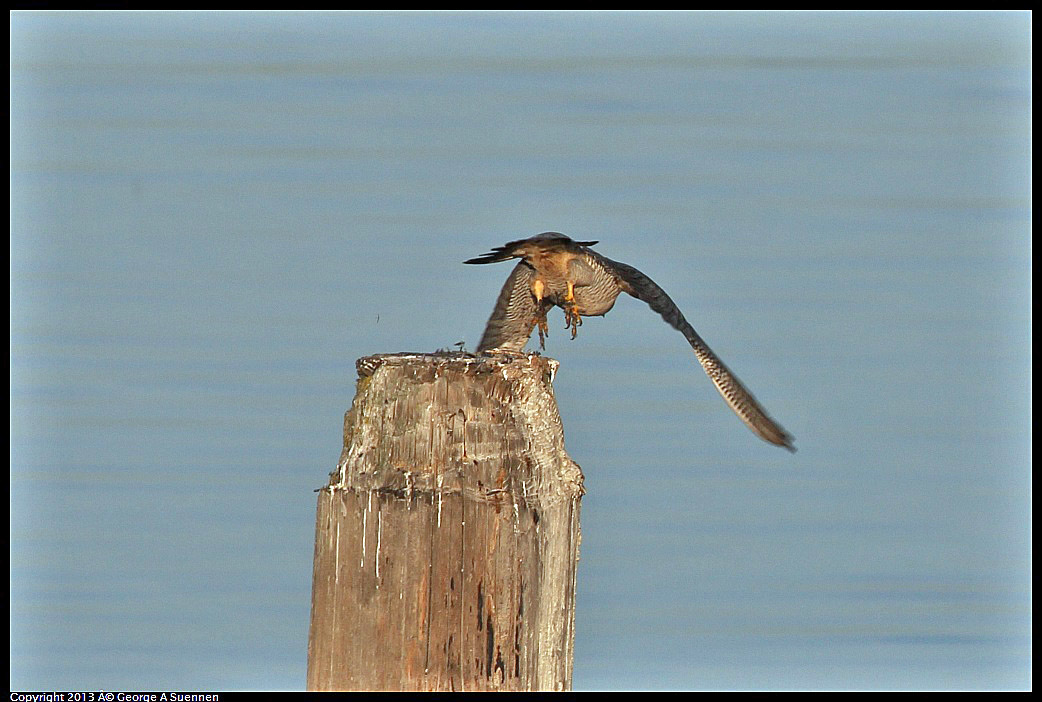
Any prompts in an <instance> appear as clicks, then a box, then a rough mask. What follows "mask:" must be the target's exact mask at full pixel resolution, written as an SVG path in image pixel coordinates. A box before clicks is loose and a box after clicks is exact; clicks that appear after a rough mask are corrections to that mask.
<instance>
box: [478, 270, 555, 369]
mask: <svg viewBox="0 0 1042 702" xmlns="http://www.w3.org/2000/svg"><path fill="white" fill-rule="evenodd" d="M534 277H535V270H534V269H533V268H532V266H530V265H529V264H528V263H527V262H525V261H521V262H519V263H518V264H517V265H516V266H514V270H513V271H511V273H510V276H509V277H508V278H507V282H506V283H504V284H503V289H502V290H500V291H499V298H498V299H497V300H496V306H495V307H494V308H493V309H492V316H491V317H489V318H488V324H486V325H485V333H484V334H483V335H482V336H481V342H480V343H479V344H478V351H479V352H481V351H491V350H492V349H501V350H504V351H521V350H522V349H524V348H525V344H526V343H528V337H529V336H531V335H532V327H534V326H535V322H536V319H538V318H539V317H540V316H545V315H546V312H547V310H549V308H550V307H551V303H549V302H548V301H544V302H543V303H542V305H543V306H542V309H540V306H539V305H538V304H537V303H536V301H535V297H533V296H532V279H533V278H534Z"/></svg>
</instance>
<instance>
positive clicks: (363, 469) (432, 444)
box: [307, 353, 582, 691]
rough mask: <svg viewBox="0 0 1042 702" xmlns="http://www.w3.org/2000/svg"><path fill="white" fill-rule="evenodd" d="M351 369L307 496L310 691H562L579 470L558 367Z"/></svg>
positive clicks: (505, 359)
mask: <svg viewBox="0 0 1042 702" xmlns="http://www.w3.org/2000/svg"><path fill="white" fill-rule="evenodd" d="M357 365H358V376H359V379H358V388H357V392H356V395H355V399H354V403H353V405H352V407H351V409H350V411H349V412H348V413H347V416H346V417H345V420H344V450H343V453H342V454H341V457H340V463H339V466H338V468H337V471H336V472H335V473H333V474H332V475H331V477H330V483H329V485H328V486H327V487H325V488H323V489H322V490H321V491H320V492H319V497H318V516H317V525H316V529H315V566H314V582H313V592H312V603H311V631H310V636H309V638H308V681H307V687H308V689H309V690H407V691H414V690H568V689H570V688H571V681H572V655H573V645H574V603H575V574H576V566H577V563H578V556H579V538H580V532H579V507H580V497H581V495H582V472H581V471H580V469H579V466H578V465H576V464H575V463H574V462H573V461H572V460H571V459H570V458H569V457H568V455H567V454H566V453H565V450H564V435H563V431H562V427H561V420H560V417H559V416H558V413H557V403H556V401H555V400H554V395H553V388H552V385H551V382H552V380H553V376H554V373H555V372H556V370H557V366H558V363H557V361H554V360H552V359H549V358H543V357H541V356H535V355H520V354H512V355H494V356H489V355H483V356H471V355H468V354H461V353H452V354H429V355H423V354H393V355H379V356H369V357H366V358H362V359H360V360H359V361H358V364H357Z"/></svg>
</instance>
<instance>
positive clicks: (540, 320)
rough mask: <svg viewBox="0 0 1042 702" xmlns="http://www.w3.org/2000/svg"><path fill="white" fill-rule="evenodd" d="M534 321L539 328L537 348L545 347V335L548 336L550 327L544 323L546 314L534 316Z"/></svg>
mask: <svg viewBox="0 0 1042 702" xmlns="http://www.w3.org/2000/svg"><path fill="white" fill-rule="evenodd" d="M535 323H536V327H538V328H539V348H541V349H545V348H546V343H545V341H546V337H548V336H550V327H549V325H547V323H546V315H545V314H544V315H543V316H541V317H536V319H535Z"/></svg>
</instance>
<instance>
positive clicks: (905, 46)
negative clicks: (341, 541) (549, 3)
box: [10, 12, 1031, 690]
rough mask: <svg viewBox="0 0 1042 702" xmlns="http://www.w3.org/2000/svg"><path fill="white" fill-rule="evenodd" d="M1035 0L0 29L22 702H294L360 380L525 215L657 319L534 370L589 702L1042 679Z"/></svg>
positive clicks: (638, 320)
mask: <svg viewBox="0 0 1042 702" xmlns="http://www.w3.org/2000/svg"><path fill="white" fill-rule="evenodd" d="M1030 49H1031V38H1030V15H1027V14H1024V13H1005V14H1000V13H957V14H952V13H916V14H907V13H877V14H871V13H870V14H866V13H822V14H816V13H737V14H731V13H568V14H557V13H551V14H543V13H522V14H511V13H492V14H487V13H465V14H455V13H435V14H427V13H409V14H381V13H341V14H335V13H334V14H326V13H300V14H298V13H229V14H212V13H139V14H124V13H93V14H75V13H74V14H69V13H25V12H18V13H15V14H14V15H12V17H11V535H10V536H11V687H12V689H38V690H48V689H56V690H63V689H107V690H114V689H166V688H176V689H189V688H193V689H244V688H245V689H264V688H275V689H300V688H302V687H303V685H304V674H305V666H306V640H307V626H308V613H309V606H310V587H311V558H312V547H313V537H314V510H315V494H314V493H313V492H312V491H313V490H314V489H315V488H317V487H319V486H320V485H322V484H324V482H325V480H326V474H327V473H328V472H329V471H330V470H331V469H332V468H333V467H334V465H335V462H336V460H337V457H338V455H339V452H340V445H341V422H342V416H343V413H344V411H345V410H346V409H347V408H348V407H349V405H350V403H351V399H352V397H353V395H354V381H355V370H354V361H355V359H356V358H358V357H360V356H363V355H367V354H373V353H383V352H397V351H433V350H435V349H438V348H451V347H452V346H453V344H454V343H455V342H457V341H461V340H465V341H466V342H467V344H468V347H469V348H473V347H474V345H476V343H477V340H478V338H479V337H480V334H481V330H482V328H483V325H484V323H485V320H486V318H487V316H488V314H489V312H490V311H491V308H492V304H493V301H494V300H495V297H496V294H497V293H498V291H499V287H500V286H501V285H502V282H503V280H504V279H505V277H506V275H507V273H508V272H509V266H508V265H506V264H504V265H500V266H486V267H470V266H463V265H461V261H463V260H464V259H466V258H470V257H472V256H475V255H477V254H480V253H482V252H484V251H486V250H488V249H489V248H491V247H492V246H495V245H499V244H502V243H504V242H505V241H508V240H511V239H515V238H521V237H525V236H530V235H532V234H535V233H538V232H540V231H544V230H557V231H562V232H565V233H567V234H570V235H572V236H575V237H577V238H583V239H599V240H601V242H602V243H601V244H600V245H599V246H598V250H600V251H601V252H602V253H604V254H605V255H607V256H609V257H611V258H614V259H616V260H620V261H624V262H627V263H630V264H631V265H635V266H637V267H639V268H640V269H641V270H643V271H644V272H645V273H647V274H648V275H650V276H651V277H652V278H653V279H655V280H656V281H657V282H658V283H659V284H660V285H662V287H663V288H664V289H665V290H666V291H667V292H669V293H670V295H671V296H672V297H673V299H674V300H675V301H676V302H677V304H678V305H679V306H680V308H681V309H682V310H683V311H684V313H685V314H686V316H687V318H688V319H689V320H690V321H691V323H692V324H693V325H694V327H695V328H696V329H697V330H698V331H699V332H700V333H701V334H702V335H703V336H704V337H705V338H706V340H707V341H708V342H709V343H710V345H711V346H713V348H714V349H715V350H716V351H717V352H718V353H719V354H720V355H721V357H722V358H723V359H724V360H725V362H727V363H728V364H729V365H730V366H731V367H732V369H733V370H735V371H736V372H737V373H738V374H739V375H740V377H741V378H742V379H743V380H744V381H745V382H746V384H747V385H749V387H750V388H751V389H752V390H753V392H754V393H756V395H757V396H758V398H759V399H760V400H761V401H762V402H763V403H764V404H765V405H766V406H767V407H768V409H769V410H770V412H771V413H772V414H773V415H774V416H775V417H776V418H777V419H778V420H779V421H781V423H782V424H784V425H785V426H786V428H787V429H789V430H790V431H791V432H792V433H793V434H795V436H796V439H797V442H796V443H797V446H798V447H799V452H798V453H796V454H795V455H790V454H788V453H787V452H785V451H783V450H780V449H778V448H776V447H773V446H769V445H767V444H765V443H763V442H761V441H759V440H758V439H757V438H756V437H755V436H753V435H752V434H751V433H750V432H749V431H748V430H747V429H746V428H745V427H744V426H743V425H742V424H741V423H740V422H739V421H738V420H737V419H736V418H735V417H734V416H733V415H732V413H731V412H730V410H729V409H728V408H727V407H726V405H725V404H724V403H723V402H722V401H721V399H720V397H719V396H718V395H717V393H716V391H715V390H714V389H713V388H712V385H711V384H710V382H709V381H708V379H707V378H706V377H705V375H704V374H703V373H702V371H701V370H700V369H699V367H698V365H697V363H696V362H695V359H694V357H693V355H692V354H691V352H690V350H689V349H688V348H687V346H686V343H685V342H684V339H683V338H682V337H681V336H680V335H679V334H677V333H676V332H675V331H674V330H672V329H670V328H669V327H667V326H666V325H665V324H663V323H662V322H661V320H659V319H658V317H657V316H656V315H654V314H653V313H651V312H650V311H649V310H648V309H647V307H646V306H644V305H643V304H642V303H640V302H638V301H636V300H632V299H629V298H627V299H620V301H619V303H618V304H617V305H616V308H615V309H614V310H613V311H612V312H611V313H610V314H609V315H608V316H607V317H606V318H604V319H588V320H587V321H586V324H584V326H583V327H582V328H581V329H580V334H579V337H578V338H577V339H576V340H575V341H570V340H569V339H568V334H567V333H566V332H565V331H564V330H563V326H564V323H563V319H562V318H561V316H560V315H559V314H558V313H556V312H555V313H554V315H552V317H551V325H552V329H551V336H550V338H549V339H548V343H547V347H546V353H547V354H548V355H550V356H553V357H555V358H557V359H559V360H560V361H561V363H562V365H561V370H560V372H559V374H558V376H557V380H556V382H555V388H556V393H557V399H558V403H559V405H560V409H561V415H562V418H563V421H564V425H565V433H566V442H567V448H568V450H569V453H570V455H571V456H572V457H573V458H574V459H575V460H576V461H577V462H578V463H579V464H581V465H582V467H583V468H584V471H585V473H586V488H587V495H586V496H585V498H584V500H583V514H582V527H583V543H582V560H581V563H580V571H579V580H578V601H577V609H576V612H577V614H576V631H577V635H576V656H575V685H576V688H577V689H627V688H632V689H671V688H673V689H895V688H901V689H959V688H983V689H1009V688H1026V687H1029V686H1030V684H1031V675H1030V670H1031V667H1030V654H1031V636H1030V618H1031V591H1030V567H1031V545H1030V507H1031V498H1030V491H1031V473H1030V452H1031V441H1030V417H1031V402H1030V384H1031V375H1030V357H1031V341H1030V339H1031V307H1030V302H1029V300H1030V287H1031V264H1030V250H1031V229H1030V221H1031V164H1030V149H1031V146H1030V143H1031V129H1030V114H1031V61H1030Z"/></svg>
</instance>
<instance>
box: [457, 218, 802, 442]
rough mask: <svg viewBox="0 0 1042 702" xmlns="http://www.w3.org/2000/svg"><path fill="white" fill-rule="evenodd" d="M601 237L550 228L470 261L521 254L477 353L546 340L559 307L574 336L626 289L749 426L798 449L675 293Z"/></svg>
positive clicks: (505, 258)
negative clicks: (676, 336)
mask: <svg viewBox="0 0 1042 702" xmlns="http://www.w3.org/2000/svg"><path fill="white" fill-rule="evenodd" d="M596 243H597V242H596V241H574V240H572V239H571V238H569V237H567V236H565V235H564V234H558V233H556V232H545V233H543V234H539V235H537V236H533V237H531V238H529V239H520V240H518V241H511V242H509V243H507V244H506V245H504V246H497V247H496V248H494V249H492V251H490V252H489V253H487V254H484V255H482V256H478V257H476V258H472V259H469V260H467V261H464V263H498V262H500V261H508V260H510V259H514V258H519V259H521V260H520V261H519V262H518V264H517V265H516V266H515V267H514V270H513V271H511V273H510V276H509V277H508V278H507V282H506V284H505V285H503V289H502V290H501V291H500V293H499V298H498V299H497V300H496V306H495V308H494V309H493V310H492V316H491V317H489V320H488V324H487V325H486V326H485V333H484V335H482V337H481V343H479V344H478V348H477V350H478V352H479V353H480V352H483V351H521V350H522V349H524V347H525V344H526V343H528V338H529V337H530V336H531V335H532V329H533V328H535V327H536V326H538V328H539V343H540V346H542V344H543V340H544V336H545V334H546V333H547V323H546V314H547V312H549V311H550V309H551V308H553V307H555V306H556V307H560V308H561V309H563V310H564V314H565V322H566V324H567V325H568V327H567V328H570V329H571V331H572V338H573V339H574V338H575V335H576V333H577V332H578V327H579V326H580V325H581V324H582V318H583V317H590V316H593V317H599V316H602V315H605V314H607V313H608V311H609V310H611V308H612V307H613V306H614V305H615V299H616V298H617V297H618V296H619V293H623V292H625V293H629V294H630V295H632V296H633V297H635V298H637V299H638V300H643V301H644V302H646V303H648V306H650V307H651V309H652V310H654V311H655V312H658V313H659V314H660V315H662V319H664V320H665V321H666V322H667V323H668V324H669V325H670V326H672V327H673V328H674V329H676V330H677V331H679V332H680V333H681V334H683V335H684V338H685V339H687V341H688V343H689V344H691V348H692V349H694V352H695V357H696V358H698V362H699V363H701V364H702V368H703V369H704V370H705V372H706V374H707V375H708V376H709V378H710V380H712V381H713V384H714V385H716V389H717V390H719V391H720V394H721V395H722V396H723V398H724V400H726V401H727V404H728V405H730V407H731V409H732V410H734V412H735V414H737V415H738V417H739V418H740V419H741V420H742V421H743V422H745V424H746V426H748V427H749V428H750V429H752V431H753V432H754V433H755V434H756V435H757V436H759V437H760V438H761V439H763V440H764V441H767V442H769V443H772V444H775V445H777V446H781V447H783V448H786V449H788V450H789V451H795V450H796V448H795V447H794V446H793V444H792V442H793V437H792V435H791V434H789V433H788V432H787V431H785V429H783V428H782V427H781V425H779V424H778V423H777V422H776V421H774V420H773V419H771V417H770V415H768V414H767V411H766V410H765V409H764V408H763V407H762V406H761V405H760V403H759V402H757V401H756V398H755V397H753V394H752V393H751V392H749V391H748V390H747V389H746V388H745V386H744V385H742V383H741V382H740V381H739V380H738V378H737V377H736V376H735V375H734V374H733V373H732V372H731V371H730V370H729V369H728V368H727V366H725V365H724V363H723V361H721V360H720V359H719V358H718V357H717V355H716V354H715V353H713V350H712V349H711V348H709V346H708V345H707V344H706V342H705V341H703V340H702V337H700V336H699V335H698V334H697V333H696V332H695V330H694V329H693V328H692V327H691V325H690V324H688V322H687V320H686V319H684V315H683V314H681V312H680V310H679V309H678V308H677V306H676V304H675V303H674V302H673V300H671V299H670V298H669V295H667V294H666V292H665V291H664V290H663V289H662V288H660V287H659V286H658V285H657V284H656V283H655V281H653V280H652V279H651V278H649V277H648V276H646V275H644V274H643V273H641V272H640V271H638V270H637V269H636V268H634V267H633V266H628V265H626V264H625V263H619V262H618V261H613V260H611V259H610V258H607V257H605V256H602V255H600V254H599V253H597V252H596V251H594V250H593V249H591V248H590V247H591V246H593V245H594V244H596Z"/></svg>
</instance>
